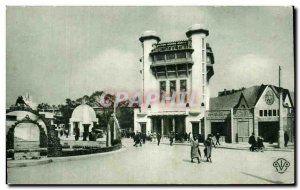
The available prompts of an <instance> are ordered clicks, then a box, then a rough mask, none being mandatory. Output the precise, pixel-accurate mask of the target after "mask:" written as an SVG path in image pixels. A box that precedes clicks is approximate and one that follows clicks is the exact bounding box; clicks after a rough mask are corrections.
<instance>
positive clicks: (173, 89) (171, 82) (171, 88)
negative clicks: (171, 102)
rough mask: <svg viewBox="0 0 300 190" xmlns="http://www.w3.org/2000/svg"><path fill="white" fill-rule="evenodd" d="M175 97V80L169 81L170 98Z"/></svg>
mask: <svg viewBox="0 0 300 190" xmlns="http://www.w3.org/2000/svg"><path fill="white" fill-rule="evenodd" d="M173 95H174V96H176V80H172V81H170V96H171V97H173Z"/></svg>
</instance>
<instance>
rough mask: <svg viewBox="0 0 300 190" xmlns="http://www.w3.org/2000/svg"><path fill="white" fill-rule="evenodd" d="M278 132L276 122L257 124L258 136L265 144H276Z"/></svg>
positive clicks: (277, 123)
mask: <svg viewBox="0 0 300 190" xmlns="http://www.w3.org/2000/svg"><path fill="white" fill-rule="evenodd" d="M278 130H279V122H278V121H272V122H270V121H268V122H258V135H259V136H261V137H263V138H264V141H265V142H270V143H273V142H277V140H278Z"/></svg>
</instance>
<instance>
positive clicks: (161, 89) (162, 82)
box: [159, 81, 167, 101]
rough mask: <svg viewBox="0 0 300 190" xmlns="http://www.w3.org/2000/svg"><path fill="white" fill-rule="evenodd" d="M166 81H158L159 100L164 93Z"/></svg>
mask: <svg viewBox="0 0 300 190" xmlns="http://www.w3.org/2000/svg"><path fill="white" fill-rule="evenodd" d="M166 89H167V86H166V81H160V83H159V94H160V97H159V98H160V101H162V99H163V97H164V96H165V95H166Z"/></svg>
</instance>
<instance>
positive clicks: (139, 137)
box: [133, 132, 147, 147]
mask: <svg viewBox="0 0 300 190" xmlns="http://www.w3.org/2000/svg"><path fill="white" fill-rule="evenodd" d="M146 137H147V136H146V134H145V133H141V132H137V133H136V134H135V135H134V136H133V141H134V145H133V146H135V147H137V146H138V145H140V146H142V142H143V144H145V143H146Z"/></svg>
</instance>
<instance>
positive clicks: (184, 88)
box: [180, 80, 187, 102]
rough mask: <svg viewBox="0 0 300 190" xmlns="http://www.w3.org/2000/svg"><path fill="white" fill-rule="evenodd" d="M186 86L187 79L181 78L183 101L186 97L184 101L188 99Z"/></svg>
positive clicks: (181, 96) (181, 97)
mask: <svg viewBox="0 0 300 190" xmlns="http://www.w3.org/2000/svg"><path fill="white" fill-rule="evenodd" d="M186 87H187V85H186V80H180V100H181V101H182V100H183V99H184V102H186V101H187V95H186V91H187V90H186Z"/></svg>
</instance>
